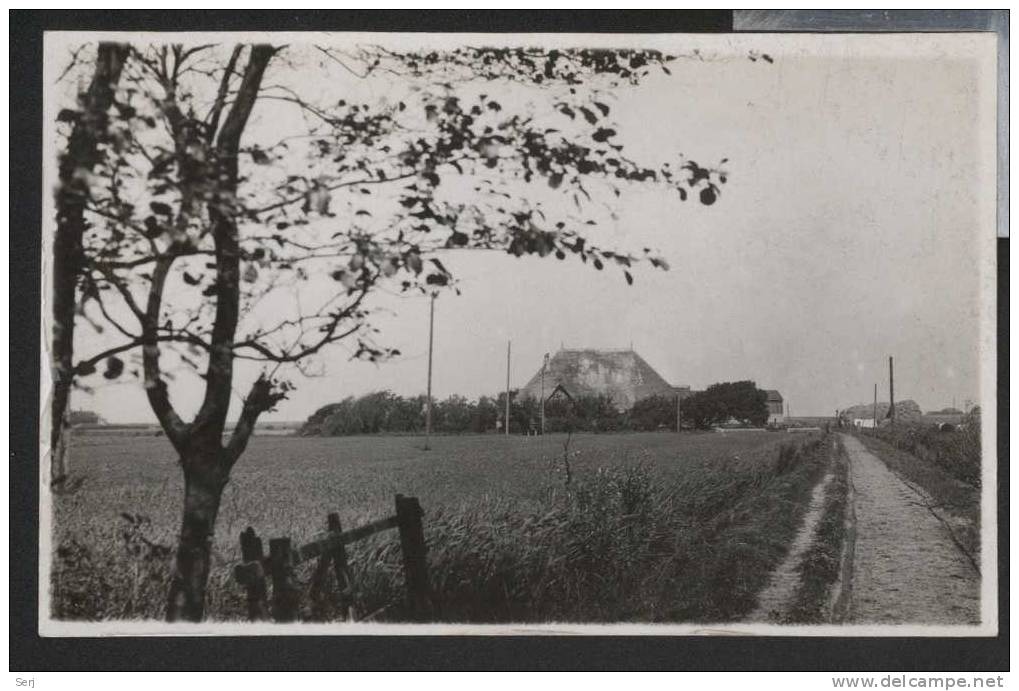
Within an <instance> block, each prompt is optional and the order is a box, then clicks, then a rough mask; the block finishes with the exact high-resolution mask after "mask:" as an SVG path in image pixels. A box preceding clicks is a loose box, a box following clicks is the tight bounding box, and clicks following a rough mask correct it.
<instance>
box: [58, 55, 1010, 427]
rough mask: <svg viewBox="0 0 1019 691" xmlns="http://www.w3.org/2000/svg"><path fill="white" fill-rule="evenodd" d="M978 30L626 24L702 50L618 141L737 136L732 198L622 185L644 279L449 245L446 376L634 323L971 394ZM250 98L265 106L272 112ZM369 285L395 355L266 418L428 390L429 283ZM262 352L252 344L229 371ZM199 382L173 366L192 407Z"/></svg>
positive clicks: (94, 402) (530, 361)
mask: <svg viewBox="0 0 1019 691" xmlns="http://www.w3.org/2000/svg"><path fill="white" fill-rule="evenodd" d="M982 38H983V37H979V38H976V37H973V36H972V35H971V36H970V37H967V38H960V37H951V36H926V37H923V36H915V37H894V36H891V37H889V36H880V37H869V38H859V37H856V38H835V37H830V38H829V39H826V41H827V42H826V43H825V42H822V41H818V40H803V39H797V38H792V37H780V36H768V35H757V36H752V37H741V38H739V39H732V38H729V37H703V36H702V37H698V38H696V39H688V38H687V37H682V36H673V37H657V38H654V39H650V38H645V39H641V38H635V39H634V41H635V42H636V45H640V42H641V41H642V40H643V41H650V40H654V41H656V42H657V45H659V46H661V45H663V42H664V45H670V46H673V49H674V50H677V51H682V50H684V48H685V47H686V46H688V45H693V44H696V45H698V46H701V47H703V48H705V49H706V50H707V49H710V56H711V57H710V59H705V60H703V61H699V60H692V59H691V60H681V61H679V62H678V63H675V64H674V65H673V66H672V67H671V69H672V75H671V76H669V75H664V74H656V75H654V76H652V77H651V78H649V79H648V80H647V81H646V82H644V83H643V84H642V85H641V86H638V87H636V88H632V89H627V90H626V91H625V93H624V92H622V91H621V92H619V94H618V96H619V97H618V99H617V100H616V102H615V103H614V104H612V105H613V110H614V115H615V117H616V119H617V121H618V123H619V125H620V127H619V128H618V129H619V136H618V138H619V140H620V142H622V143H624V144H625V145H626V147H627V149H628V150H629V151H630V154H631V156H632V157H633V158H635V159H637V160H650V161H660V160H668V157H669V156H672V155H677V156H678V154H679V153H682V154H685V155H686V156H688V157H690V158H693V159H694V160H697V161H698V162H700V163H702V164H713V163H715V162H717V161H719V160H720V159H722V158H723V157H725V158H728V159H729V162H728V163H727V164H726V168H727V169H728V171H729V173H730V174H729V181H728V184H727V185H726V186H725V187H724V188H723V194H722V196H721V198H720V199H719V201H718V202H717V203H716V204H714V205H713V206H711V207H705V206H702V205H700V204H698V203H697V202H696V201H693V200H691V201H687V202H685V203H684V202H680V201H679V200H678V198H676V196H675V195H674V194H668V193H666V192H663V191H660V190H647V191H643V192H635V193H627V194H624V195H623V196H622V197H621V198H620V199H619V200H618V203H617V206H616V211H617V213H618V221H616V222H615V224H614V226H613V227H611V228H610V230H611V236H610V237H611V242H612V244H615V245H617V246H619V247H622V248H631V249H637V250H639V249H640V248H642V247H644V246H651V247H656V248H658V249H660V250H661V252H662V254H663V255H664V256H665V257H666V258H667V260H668V261H669V263H670V265H671V269H670V270H669V271H667V272H662V271H655V270H653V269H651V268H650V267H640V268H638V269H637V270H636V271H635V272H634V276H635V279H636V281H635V284H634V285H633V286H627V285H626V283H625V281H624V280H623V278H622V276H621V275H620V274H618V273H615V272H601V273H599V272H596V271H594V270H592V269H591V268H590V267H589V266H585V265H582V264H580V263H579V262H572V261H568V262H558V261H555V260H554V259H545V260H542V259H536V258H525V259H515V258H513V257H511V256H508V255H501V254H498V255H496V254H491V253H488V254H482V253H476V254H467V253H459V254H458V255H457V256H450V257H448V258H447V259H444V261H446V262H447V263H448V264H449V265H450V268H451V269H452V270H453V272H454V273H455V274H457V275H458V277H459V278H460V281H461V289H462V293H463V294H462V295H461V296H455V295H452V294H449V295H443V296H442V297H441V298H440V299H439V300H438V301H437V304H436V312H435V314H436V316H435V356H434V375H433V376H434V384H433V388H434V394H435V395H436V396H438V397H440V398H441V397H445V396H447V395H450V394H454V393H456V394H463V395H466V396H469V397H475V396H478V395H480V394H491V393H494V392H496V391H498V390H499V389H500V388H502V387H503V386H504V384H505V377H506V372H505V366H506V344H507V341H508V340H510V339H512V342H513V351H512V372H511V381H512V385H513V386H514V387H518V386H522V385H523V384H525V383H526V381H527V380H528V379H529V378H530V377H531V376H532V375H533V373H534V372H535V371H536V370H537V368H538V367H539V366H540V363H541V358H542V354H543V353H545V352H554V351H555V350H556V349H558V348H559V347H560V346H561V345H565V346H566V347H567V348H627V347H629V346H630V345H631V344H632V345H633V348H634V349H635V350H636V351H637V352H639V353H640V354H641V355H642V356H643V357H644V358H645V359H646V360H647V361H648V362H649V363H650V364H651V365H652V366H653V367H654V368H655V369H656V370H657V371H658V372H659V373H660V374H661V375H662V376H663V377H664V378H665V379H666V380H667V381H669V382H671V383H673V384H677V385H680V384H685V385H690V386H692V387H694V388H703V387H705V386H707V385H709V384H711V383H713V382H718V381H731V380H737V379H752V380H754V381H756V382H757V383H758V385H759V386H760V387H761V388H773V389H778V390H779V391H781V392H782V394H783V395H784V396H785V398H786V401H787V403H788V405H789V406H790V412H791V413H792V414H793V415H830V414H832V412H833V411H834V410H835V409H836V408H841V407H845V406H847V405H851V404H854V403H861V402H866V401H869V400H870V399H871V396H872V387H873V385H874V384H875V383H877V384H878V385H879V390H880V392H881V394H880V396H881V398H882V399H885V400H886V399H887V358H888V356H889V355H894V356H895V363H896V369H895V373H896V389H895V390H896V398H898V399H905V398H912V399H914V400H916V401H917V402H918V403H919V404H920V406H921V407H922V408H923V409H925V410H928V409H935V408H941V407H944V406H947V405H950V404H951V403H952V401H953V399H954V400H955V401H956V402H957V404H958V405H959V406H960V407H961V405H962V403H963V401H964V400H966V399H972V400H974V401H976V400H978V399H979V394H980V390H979V376H978V370H979V363H980V360H979V349H978V343H979V334H980V305H981V300H980V286H981V274H980V271H979V267H980V262H981V252H982V251H984V250H986V249H987V248H988V247H990V248H992V249H993V245H992V244H990V243H993V239H992V238H993V235H994V227H993V209H991V210H990V215H989V213H988V207H987V202H988V200H990V202H991V203H993V189H992V190H991V193H990V196H988V195H987V194H986V190H985V189H984V187H986V185H982V183H981V181H983V182H984V183H986V182H987V181H988V180H989V178H988V177H987V175H988V170H990V175H992V176H993V164H994V159H993V150H992V149H990V148H989V146H988V142H990V145H993V139H988V137H987V136H986V128H984V127H982V126H981V124H980V123H981V122H982V121H981V118H984V120H983V122H986V112H985V109H987V108H989V109H991V111H992V112H993V98H994V94H993V92H990V90H989V89H988V88H987V81H986V77H987V74H986V73H987V72H988V69H990V71H991V72H992V73H993V65H994V63H993V55H994V46H993V37H992V39H991V40H990V41H986V42H984V41H982V40H981V39H982ZM416 40H418V41H427V40H428V39H427V38H426V37H417V38H416ZM895 41H898V43H894V42H895ZM910 42H912V43H910ZM748 49H754V50H759V51H762V52H767V53H769V54H770V55H772V56H773V57H774V59H775V61H774V64H767V63H765V62H763V61H761V60H758V61H756V62H754V61H751V60H749V59H747V58H746V53H747V50H748ZM978 52H979V54H980V55H981V56H982V57H981V60H977V59H975V58H974V57H967V56H976V55H977V54H978ZM893 54H894V56H893ZM986 55H989V56H990V59H991V61H990V62H988V60H987V59H986V58H985V57H984V56H986ZM889 56H891V57H889ZM991 77H992V78H993V74H992V75H991ZM261 115H262V118H263V120H262V124H261V125H259V124H257V122H258V117H259V113H257V112H256V116H255V117H256V124H254V125H253V126H254V127H265V126H267V125H266V123H265V117H266V115H267V114H266V113H262V114H261ZM990 179H991V180H993V178H990ZM444 184H446V183H444ZM562 203H564V204H567V203H569V204H572V202H569V201H568V200H565V199H564V200H563V201H562ZM981 207H983V208H981ZM981 238H983V240H982V239H981ZM985 278H986V276H985ZM377 304H378V305H379V306H381V307H384V308H386V309H387V310H388V311H389V313H388V314H387V315H386V316H384V317H382V318H381V319H379V320H378V322H377V323H378V326H380V327H381V329H382V334H381V337H380V342H382V343H384V344H386V345H389V346H392V347H396V348H399V349H400V350H401V351H402V352H403V353H404V355H403V356H402V357H400V358H398V359H396V360H395V361H391V362H388V363H385V364H380V365H373V364H368V363H359V362H350V361H349V360H348V357H349V356H348V353H347V352H346V351H345V350H343V349H339V348H338V349H335V350H333V351H331V353H330V354H329V356H328V357H327V358H325V359H324V361H323V362H322V363H321V365H322V367H323V368H324V373H323V374H322V375H321V376H316V377H311V378H305V377H301V376H299V375H295V376H294V381H295V383H296V384H297V386H298V388H297V391H296V392H295V393H294V394H293V395H292V400H290V401H287V402H285V403H283V404H282V405H281V406H280V407H279V409H278V411H277V412H275V413H272V414H271V415H269V416H267V417H266V418H265V419H272V420H300V419H303V418H305V417H306V416H307V415H308V414H310V413H311V412H312V411H314V410H315V409H316V408H318V407H319V406H321V405H324V404H326V403H329V402H332V401H336V400H339V399H340V398H342V397H344V396H346V395H349V394H361V393H365V392H368V391H373V390H379V389H391V390H393V391H396V392H399V393H403V394H417V393H422V392H423V391H424V388H425V376H426V364H427V359H426V357H427V336H428V302H427V299H426V298H424V297H410V298H406V297H405V298H399V297H393V296H389V295H384V296H382V297H380V298H379V299H378V302H377ZM254 374H255V370H250V371H249V370H248V369H246V368H242V369H241V370H240V373H239V379H240V380H242V381H241V382H238V384H237V385H236V386H235V389H236V390H237V391H244V390H246V380H248V379H250V378H251V377H253V376H254ZM200 384H201V381H200V380H198V379H196V378H193V377H190V378H189V377H185V378H184V379H182V380H179V381H178V382H177V383H176V384H175V385H174V386H173V387H172V389H171V393H172V394H173V396H174V399H175V402H176V404H177V405H178V407H179V408H180V410H181V411H182V413H184V414H188V413H189V411H191V410H193V409H194V408H195V407H196V406H197V402H198V400H199V396H200V389H199V385H200ZM75 396H76V398H75V401H74V406H73V407H75V408H91V409H94V410H96V411H97V412H98V413H99V414H100V415H102V416H103V417H104V418H106V419H107V420H109V421H117V422H147V421H154V417H153V416H152V414H151V412H150V411H149V409H148V404H147V403H146V401H145V396H144V392H143V390H142V389H141V386H140V384H137V383H119V384H113V385H105V386H100V387H98V388H97V389H96V392H95V394H94V395H92V396H86V395H84V394H80V393H78V394H75ZM238 398H239V397H238Z"/></svg>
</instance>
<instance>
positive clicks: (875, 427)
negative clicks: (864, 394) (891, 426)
mask: <svg viewBox="0 0 1019 691" xmlns="http://www.w3.org/2000/svg"><path fill="white" fill-rule="evenodd" d="M874 429H877V384H874Z"/></svg>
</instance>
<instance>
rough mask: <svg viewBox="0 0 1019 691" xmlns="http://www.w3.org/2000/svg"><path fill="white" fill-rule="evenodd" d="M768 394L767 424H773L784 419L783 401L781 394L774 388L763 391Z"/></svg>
mask: <svg viewBox="0 0 1019 691" xmlns="http://www.w3.org/2000/svg"><path fill="white" fill-rule="evenodd" d="M765 393H767V394H768V400H767V403H768V424H769V425H775V424H778V423H780V422H782V421H784V420H785V403H784V402H783V400H782V394H780V393H779V392H778V391H776V390H775V389H768V390H767V391H765Z"/></svg>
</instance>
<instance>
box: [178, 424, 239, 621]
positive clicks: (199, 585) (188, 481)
mask: <svg viewBox="0 0 1019 691" xmlns="http://www.w3.org/2000/svg"><path fill="white" fill-rule="evenodd" d="M212 443H214V444H215V445H216V448H214V449H210V450H207V451H200V452H197V453H195V454H194V455H191V456H190V457H184V458H182V459H181V461H182V464H183V466H184V513H183V519H182V521H181V528H180V540H179V542H178V544H177V555H176V560H175V564H174V572H173V579H172V581H171V582H170V592H169V595H168V596H167V603H166V619H167V621H201V620H202V619H203V618H204V616H205V590H206V585H207V583H208V580H209V566H210V559H211V555H212V540H213V534H214V529H215V525H216V516H217V514H218V513H219V504H220V500H221V498H222V496H223V488H224V487H226V482H227V472H226V471H225V470H224V469H225V465H224V463H223V459H221V458H220V456H221V455H222V451H221V450H220V449H219V440H215V441H214V442H212Z"/></svg>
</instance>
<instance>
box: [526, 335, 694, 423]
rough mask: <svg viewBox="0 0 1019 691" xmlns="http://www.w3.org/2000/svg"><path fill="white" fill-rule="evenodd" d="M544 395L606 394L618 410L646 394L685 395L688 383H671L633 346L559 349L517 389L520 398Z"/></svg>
mask: <svg viewBox="0 0 1019 691" xmlns="http://www.w3.org/2000/svg"><path fill="white" fill-rule="evenodd" d="M542 388H544V395H545V398H546V399H547V398H548V397H549V396H551V395H552V394H553V392H556V393H557V394H562V393H565V394H567V395H569V396H571V397H574V398H576V397H580V396H591V395H600V394H606V395H608V396H611V397H612V401H613V402H614V403H615V404H616V406H617V407H618V408H619V410H628V409H629V408H630V407H632V406H633V404H634V403H635V402H636V401H639V400H641V399H643V398H647V397H649V396H676V395H679V396H680V397H684V396H688V395H690V394H691V393H692V392H691V391H690V387H689V386H672V385H670V384H669V383H668V382H667V381H665V380H664V379H663V378H662V377H661V375H660V374H658V372H656V371H655V370H654V368H653V367H651V365H649V364H648V363H647V361H646V360H645V359H644V358H642V357H641V356H640V355H638V354H637V353H636V352H635V351H633V350H593V349H583V350H566V349H563V350H560V351H559V352H557V353H556V354H555V355H553V356H552V357H551V358H550V359H549V361H548V367H547V368H546V369H545V376H544V384H543V383H542V370H541V368H539V369H538V371H537V372H535V374H534V376H533V377H531V380H530V381H528V382H527V385H526V386H524V387H523V388H522V389H520V393H519V394H518V395H519V396H520V397H521V398H533V399H535V400H540V399H541V397H542Z"/></svg>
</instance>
